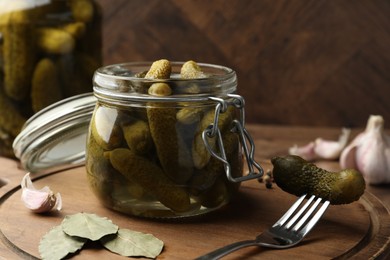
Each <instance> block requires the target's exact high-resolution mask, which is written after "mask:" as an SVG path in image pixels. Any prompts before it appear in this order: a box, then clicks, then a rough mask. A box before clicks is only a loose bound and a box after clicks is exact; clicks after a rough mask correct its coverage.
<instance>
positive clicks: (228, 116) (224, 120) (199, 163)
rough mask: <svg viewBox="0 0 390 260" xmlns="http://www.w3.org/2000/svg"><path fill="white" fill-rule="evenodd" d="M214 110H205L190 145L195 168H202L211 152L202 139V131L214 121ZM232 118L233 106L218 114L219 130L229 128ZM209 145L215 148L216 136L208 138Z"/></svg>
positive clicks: (222, 130)
mask: <svg viewBox="0 0 390 260" xmlns="http://www.w3.org/2000/svg"><path fill="white" fill-rule="evenodd" d="M214 116H215V111H214V110H209V111H208V112H206V113H205V114H204V116H203V118H202V120H201V121H200V122H199V125H198V128H197V133H196V135H195V138H194V141H193V145H192V158H193V160H194V165H195V167H196V168H197V169H202V168H203V167H205V166H206V164H207V163H208V162H209V160H210V157H211V154H210V153H209V151H208V150H207V149H206V146H205V144H204V142H203V139H202V133H203V131H204V130H205V129H206V128H207V127H208V126H209V125H210V124H211V123H213V122H214ZM233 118H234V108H233V107H229V108H228V109H227V111H226V112H225V113H221V114H220V115H219V121H218V128H219V130H220V131H221V132H224V131H225V130H227V129H228V128H229V126H230V125H231V123H232V121H233ZM208 142H209V145H210V146H211V148H212V149H215V146H216V138H215V137H212V138H208Z"/></svg>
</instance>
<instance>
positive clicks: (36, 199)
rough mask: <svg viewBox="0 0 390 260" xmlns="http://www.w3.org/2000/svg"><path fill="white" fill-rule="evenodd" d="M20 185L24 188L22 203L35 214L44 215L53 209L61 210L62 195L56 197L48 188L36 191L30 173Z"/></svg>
mask: <svg viewBox="0 0 390 260" xmlns="http://www.w3.org/2000/svg"><path fill="white" fill-rule="evenodd" d="M20 185H21V187H22V201H23V202H24V205H25V206H26V207H27V208H29V209H31V210H32V211H33V212H36V213H43V212H48V211H50V210H52V209H56V210H61V208H62V199H61V195H60V194H59V193H57V194H55V195H54V193H53V192H52V191H51V190H50V188H49V187H47V186H45V187H43V188H42V189H40V190H38V189H36V188H35V187H34V185H33V183H32V181H31V178H30V173H27V174H26V175H25V176H24V177H23V179H22V183H21V184H20Z"/></svg>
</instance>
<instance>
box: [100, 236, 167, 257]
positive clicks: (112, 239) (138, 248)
mask: <svg viewBox="0 0 390 260" xmlns="http://www.w3.org/2000/svg"><path fill="white" fill-rule="evenodd" d="M100 241H101V243H102V244H103V246H104V247H105V248H107V249H108V250H110V251H112V252H114V253H117V254H119V255H122V256H143V257H149V258H155V257H157V256H158V255H159V254H160V253H161V251H162V249H163V247H164V243H163V242H162V241H161V240H160V239H158V238H156V237H155V236H153V235H151V234H145V233H141V232H137V231H132V230H129V229H119V230H118V233H117V235H110V236H106V237H103V238H102V239H100Z"/></svg>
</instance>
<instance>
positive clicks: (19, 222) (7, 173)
mask: <svg viewBox="0 0 390 260" xmlns="http://www.w3.org/2000/svg"><path fill="white" fill-rule="evenodd" d="M247 128H248V130H249V132H250V133H251V134H252V136H253V138H254V140H255V143H256V159H257V161H258V162H260V164H261V165H262V166H263V167H264V168H265V169H271V164H270V163H269V159H270V158H271V157H272V156H275V155H282V154H286V153H287V149H288V147H290V146H292V145H294V144H305V143H306V142H308V141H311V140H314V139H315V138H316V137H320V136H321V137H323V138H328V139H337V137H338V135H339V134H340V131H341V130H340V129H334V128H304V127H279V126H262V125H249V126H248V127H247ZM354 133H356V132H354ZM317 163H318V165H319V166H321V167H323V168H327V169H338V167H339V166H338V163H337V162H335V161H334V162H324V161H321V162H317ZM23 175H24V171H23V170H21V169H18V167H17V162H16V161H12V160H9V159H5V158H0V186H2V187H1V188H0V196H1V197H0V231H1V233H0V256H1V257H4V258H5V259H36V258H39V253H38V245H39V240H40V238H41V237H42V236H43V235H44V234H45V233H46V232H48V231H49V230H50V229H51V228H52V227H54V226H56V225H59V224H60V223H61V221H62V219H63V218H64V216H66V215H69V214H74V213H78V212H82V211H83V212H88V213H95V214H98V215H100V216H105V217H108V218H110V219H112V220H113V222H114V223H116V224H117V225H118V226H120V227H122V228H129V229H133V230H137V231H141V232H145V233H152V234H154V235H155V236H156V237H158V238H160V239H161V240H163V241H164V243H165V247H164V251H163V252H162V254H161V255H160V256H159V257H158V259H192V258H195V257H197V256H199V255H201V254H204V253H207V252H208V251H210V250H213V249H215V248H217V247H220V246H223V245H226V244H228V243H232V242H236V241H238V240H244V239H251V238H254V237H255V236H256V235H257V234H258V233H260V232H261V231H262V230H264V229H265V228H266V227H268V226H269V225H271V224H272V223H273V222H274V221H275V220H277V219H278V218H279V217H280V216H281V215H282V214H283V213H284V212H285V210H286V209H287V208H288V207H289V206H290V205H291V204H292V203H293V202H294V201H295V200H296V197H294V196H292V195H290V194H287V193H285V192H283V191H281V190H280V189H279V188H278V187H277V186H276V185H274V187H273V188H272V189H266V188H265V186H264V184H261V183H258V182H257V181H256V180H253V181H248V182H246V183H243V185H242V187H241V189H240V193H239V195H238V196H237V198H235V199H234V200H233V201H232V203H231V204H230V205H228V206H227V207H225V208H223V209H220V210H218V211H216V212H215V213H211V214H209V215H205V216H203V217H201V218H195V219H191V220H180V221H154V220H148V219H141V218H135V217H129V216H125V215H122V214H119V213H117V212H114V211H111V210H109V209H107V208H104V207H102V206H101V205H100V204H99V202H98V201H97V200H96V198H95V197H94V196H93V195H92V194H91V192H90V191H89V188H88V185H87V183H86V177H85V170H84V168H83V167H78V168H73V169H69V170H65V171H60V172H54V173H50V174H43V173H42V174H39V175H35V176H34V178H35V179H34V183H35V185H36V186H37V187H42V186H44V185H48V186H50V187H51V188H52V189H53V190H54V191H58V192H60V193H61V195H62V197H63V202H64V207H63V210H62V211H61V212H59V213H52V214H46V215H37V214H33V213H31V212H30V211H29V210H27V209H26V208H25V207H24V206H23V204H22V202H21V201H20V193H21V191H20V188H19V183H20V181H21V178H22V176H23ZM389 187H390V186H389V185H385V186H376V187H374V186H368V187H367V190H366V193H365V195H364V196H363V197H362V198H361V199H360V200H359V201H358V202H354V203H352V204H348V205H340V206H331V207H330V208H329V209H328V210H327V212H326V213H325V215H324V216H323V218H322V219H321V220H320V222H319V223H318V224H317V226H316V227H315V228H314V229H313V231H312V232H311V233H310V234H309V235H308V236H307V237H306V238H305V240H304V241H303V242H302V243H301V244H300V245H299V246H297V247H294V248H291V249H288V250H270V249H264V248H256V247H251V248H245V249H241V250H239V251H237V252H235V253H234V254H231V255H229V256H228V257H226V259H242V258H245V259H259V258H261V259H281V258H282V259H283V258H284V259H286V258H288V259H298V258H299V259H333V258H337V259H346V258H351V257H355V258H358V259H368V258H375V257H376V258H379V259H384V258H386V257H388V256H389V255H390V245H389V244H390V215H389V208H390V190H389ZM1 257H0V259H1ZM73 258H74V259H91V258H93V259H124V258H123V257H120V256H117V255H114V254H112V253H109V252H108V251H106V250H103V249H101V247H99V246H97V245H96V244H93V243H91V244H88V245H87V246H86V248H84V249H83V250H82V251H80V252H79V253H78V254H76V255H74V256H73Z"/></svg>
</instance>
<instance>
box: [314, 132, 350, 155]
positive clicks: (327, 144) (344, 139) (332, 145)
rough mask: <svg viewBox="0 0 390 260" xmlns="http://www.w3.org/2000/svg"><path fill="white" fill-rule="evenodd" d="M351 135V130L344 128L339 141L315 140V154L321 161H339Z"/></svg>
mask: <svg viewBox="0 0 390 260" xmlns="http://www.w3.org/2000/svg"><path fill="white" fill-rule="evenodd" d="M350 133H351V129H347V128H343V129H342V130H341V135H340V137H339V139H338V141H328V140H324V139H322V138H317V139H316V140H315V146H314V153H315V154H316V155H317V157H318V158H321V159H327V160H335V159H338V158H339V156H340V154H341V152H342V151H343V149H344V148H345V146H346V145H347V143H348V139H349V135H350Z"/></svg>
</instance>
